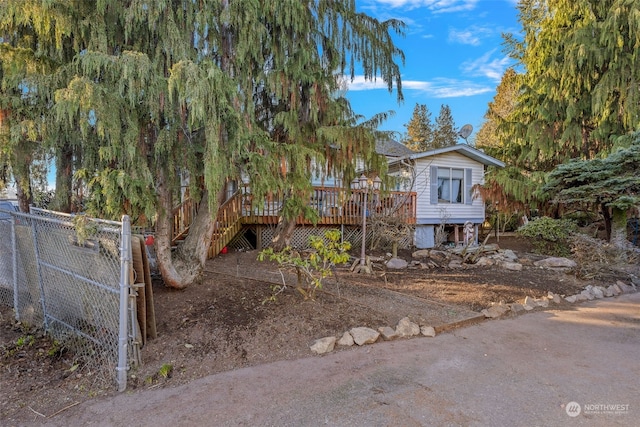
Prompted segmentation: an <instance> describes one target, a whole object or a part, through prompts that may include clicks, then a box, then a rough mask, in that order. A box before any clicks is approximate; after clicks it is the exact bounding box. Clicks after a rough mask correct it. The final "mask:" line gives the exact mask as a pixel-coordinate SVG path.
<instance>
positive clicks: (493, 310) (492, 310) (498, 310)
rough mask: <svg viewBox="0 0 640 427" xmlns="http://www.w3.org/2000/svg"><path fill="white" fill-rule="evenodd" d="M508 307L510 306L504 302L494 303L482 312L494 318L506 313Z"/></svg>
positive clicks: (485, 315)
mask: <svg viewBox="0 0 640 427" xmlns="http://www.w3.org/2000/svg"><path fill="white" fill-rule="evenodd" d="M508 309H509V308H508V307H507V306H505V305H502V304H498V305H492V306H491V307H489V308H487V309H484V310H482V314H484V317H488V318H491V319H494V318H496V317H500V316H502V315H503V314H505V313H506V312H507V310H508Z"/></svg>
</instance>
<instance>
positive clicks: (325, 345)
mask: <svg viewBox="0 0 640 427" xmlns="http://www.w3.org/2000/svg"><path fill="white" fill-rule="evenodd" d="M335 345H336V337H324V338H320V339H318V340H315V342H314V343H313V345H312V346H311V351H313V352H314V353H316V354H324V353H329V352H330V351H333V347H334V346H335Z"/></svg>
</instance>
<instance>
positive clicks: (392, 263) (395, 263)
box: [387, 258, 409, 270]
mask: <svg viewBox="0 0 640 427" xmlns="http://www.w3.org/2000/svg"><path fill="white" fill-rule="evenodd" d="M408 265H409V263H407V261H405V260H403V259H402V258H391V259H390V260H389V261H387V268H390V269H392V270H402V269H404V268H407V266H408Z"/></svg>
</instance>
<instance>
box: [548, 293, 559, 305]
mask: <svg viewBox="0 0 640 427" xmlns="http://www.w3.org/2000/svg"><path fill="white" fill-rule="evenodd" d="M547 299H548V300H551V301H553V303H554V304H560V302H562V298H560V295H558V294H554V293H553V292H549V294H548V295H547Z"/></svg>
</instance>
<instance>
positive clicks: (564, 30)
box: [487, 0, 640, 210]
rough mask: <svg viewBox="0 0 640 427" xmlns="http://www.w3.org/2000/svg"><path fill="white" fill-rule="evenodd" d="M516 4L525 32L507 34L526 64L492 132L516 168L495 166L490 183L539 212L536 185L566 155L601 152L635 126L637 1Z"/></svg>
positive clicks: (639, 35) (620, 142) (639, 73)
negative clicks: (513, 101)
mask: <svg viewBox="0 0 640 427" xmlns="http://www.w3.org/2000/svg"><path fill="white" fill-rule="evenodd" d="M518 9H519V21H520V24H521V25H522V31H521V33H522V34H523V37H522V39H517V38H516V37H515V36H513V35H507V36H506V37H505V43H506V47H507V49H508V53H509V54H510V56H511V57H512V58H514V59H516V60H517V61H518V63H519V67H518V68H520V69H522V70H523V71H522V73H521V74H518V75H517V76H516V78H515V79H516V81H517V87H518V90H517V92H518V96H517V103H516V104H515V108H514V109H513V111H512V113H511V114H509V115H508V116H507V117H505V118H504V119H501V120H500V124H499V125H498V126H497V128H496V130H495V131H496V132H497V135H498V137H499V139H500V140H501V155H498V156H497V157H498V158H501V159H504V160H505V161H506V162H507V163H508V164H509V165H511V166H513V167H514V170H509V169H510V168H505V170H504V171H500V172H499V173H498V175H496V176H495V178H496V179H498V181H494V182H493V184H496V185H498V188H500V189H502V190H504V191H505V196H506V197H507V198H508V199H510V200H515V201H518V202H520V203H523V204H531V205H536V207H538V208H540V209H543V210H544V209H545V208H546V205H545V204H544V200H542V199H540V198H538V197H537V196H536V195H537V194H541V193H540V192H538V191H536V190H537V189H538V188H540V186H541V185H543V183H544V182H545V177H546V175H547V174H548V173H549V172H551V171H552V170H554V168H555V167H557V166H558V165H560V164H562V163H564V162H565V161H567V160H568V159H585V160H588V159H593V158H597V157H602V156H606V155H607V154H608V153H609V152H611V150H612V149H614V148H615V147H616V146H625V145H626V144H628V143H629V138H630V133H631V132H632V131H634V130H635V129H636V128H637V126H638V121H637V117H638V115H639V113H640V111H638V110H639V109H640V102H638V101H639V100H640V98H639V96H640V94H638V92H637V90H636V89H635V88H636V87H638V84H639V83H640V67H638V52H639V51H638V49H637V46H638V43H640V28H639V27H638V26H637V25H636V21H637V19H636V17H637V16H638V15H639V14H640V4H639V3H638V2H635V1H631V2H630V1H626V0H604V1H600V0H558V1H550V0H521V1H520V2H519V4H518ZM634 46H635V47H634ZM499 175H502V178H499ZM492 178H493V176H492V177H489V179H488V180H487V181H488V183H491V182H492V181H491V179H492Z"/></svg>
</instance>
